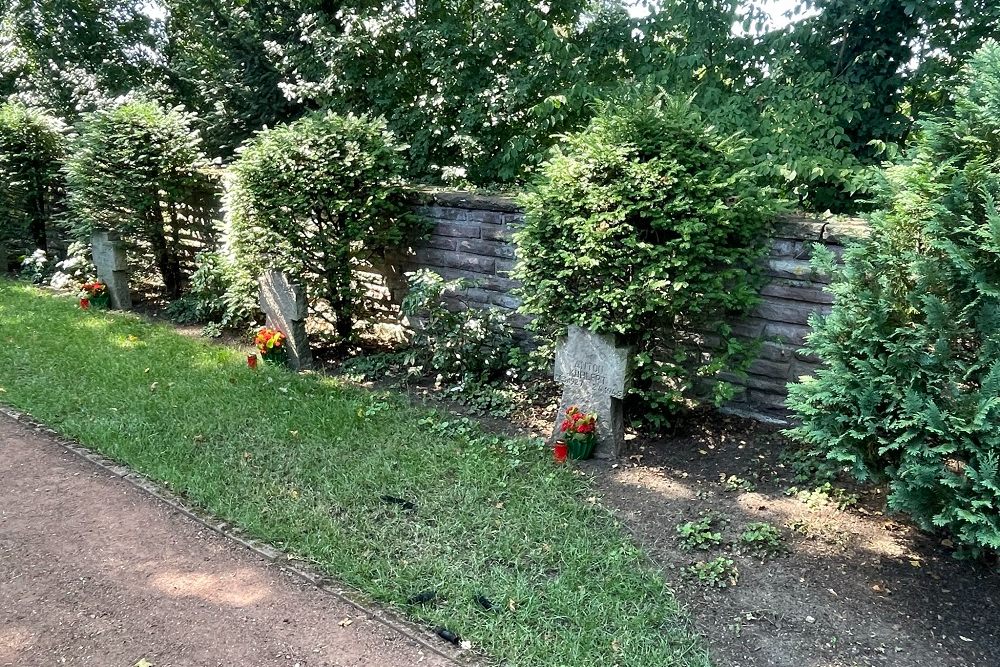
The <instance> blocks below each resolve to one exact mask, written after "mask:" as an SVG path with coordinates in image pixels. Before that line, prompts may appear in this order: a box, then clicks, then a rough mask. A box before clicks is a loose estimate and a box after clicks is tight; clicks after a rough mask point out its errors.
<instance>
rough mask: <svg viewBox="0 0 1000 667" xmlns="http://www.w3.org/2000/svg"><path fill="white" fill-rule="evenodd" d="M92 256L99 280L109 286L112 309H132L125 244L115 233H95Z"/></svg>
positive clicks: (91, 250)
mask: <svg viewBox="0 0 1000 667" xmlns="http://www.w3.org/2000/svg"><path fill="white" fill-rule="evenodd" d="M90 254H91V257H92V258H93V260H94V268H96V269H97V278H98V279H99V280H100V281H101V282H102V283H104V284H105V285H107V286H108V300H109V301H110V302H111V307H112V308H114V309H115V310H129V309H131V308H132V294H131V292H129V288H128V257H127V255H126V252H125V242H124V241H122V239H121V237H120V236H119V235H118V234H116V233H115V232H105V231H97V232H94V233H93V235H91V237H90Z"/></svg>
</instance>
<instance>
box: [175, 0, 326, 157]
mask: <svg viewBox="0 0 1000 667" xmlns="http://www.w3.org/2000/svg"><path fill="white" fill-rule="evenodd" d="M303 11H304V7H303V3H302V2H291V3H289V2H270V1H263V0H257V1H255V2H243V1H239V0H172V1H171V2H170V3H169V12H168V13H167V15H166V18H165V22H164V25H165V44H164V47H163V57H164V61H165V65H164V66H165V71H166V77H167V88H168V90H167V92H166V93H165V96H166V97H168V98H169V99H170V100H171V101H173V102H174V103H177V104H184V105H185V106H186V107H187V108H189V109H192V110H194V111H195V112H196V114H197V117H198V118H199V120H200V125H199V130H200V131H201V134H202V137H203V139H204V145H205V150H206V152H208V153H209V154H210V155H213V156H220V157H223V158H229V157H231V156H232V155H233V152H234V151H235V149H236V148H237V147H238V146H239V145H240V143H242V142H243V141H244V140H246V139H247V138H249V137H250V136H251V135H253V133H254V132H256V131H257V130H259V129H260V128H261V127H264V126H270V127H273V126H274V125H276V124H278V123H282V122H287V121H290V120H294V119H295V118H297V117H298V116H300V115H301V114H302V113H303V111H304V105H303V104H302V103H301V101H298V100H293V99H290V98H289V97H287V96H286V95H285V93H284V91H283V89H282V87H281V83H282V81H283V78H282V73H281V72H280V71H279V70H278V65H279V64H280V63H281V56H280V55H279V54H282V53H286V52H287V51H289V50H291V49H295V48H306V47H304V46H303V47H298V45H299V44H301V43H302V42H301V31H300V29H299V19H300V17H301V16H302V13H303ZM305 59H306V58H302V60H305Z"/></svg>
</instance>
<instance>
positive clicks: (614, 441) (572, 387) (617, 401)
mask: <svg viewBox="0 0 1000 667" xmlns="http://www.w3.org/2000/svg"><path fill="white" fill-rule="evenodd" d="M630 357H631V350H629V349H628V348H624V347H617V346H616V345H615V341H614V338H613V337H612V336H603V335H600V334H596V333H594V332H593V331H588V330H587V329H583V328H581V327H578V326H575V325H574V326H570V327H569V331H568V332H567V336H566V339H565V340H563V341H560V342H559V345H558V346H557V348H556V368H555V380H556V382H559V383H560V384H562V385H563V394H562V401H561V402H560V404H559V414H557V415H556V424H555V428H554V430H553V439H556V438H558V437H559V433H560V432H559V424H561V423H562V420H563V416H564V415H565V414H566V409H567V408H569V407H570V406H573V405H575V406H577V407H578V408H580V409H581V410H583V411H584V412H594V413H596V414H597V447H596V448H595V449H594V456H597V457H598V458H613V457H616V456H619V455H620V454H622V452H623V449H624V445H625V422H624V417H623V416H622V398H623V397H624V396H625V389H626V388H627V387H628V383H629V358H630Z"/></svg>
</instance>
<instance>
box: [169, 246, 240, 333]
mask: <svg viewBox="0 0 1000 667" xmlns="http://www.w3.org/2000/svg"><path fill="white" fill-rule="evenodd" d="M256 294H257V285H256V283H255V282H254V280H253V279H252V278H251V277H250V276H248V275H246V273H245V272H244V271H242V270H241V269H240V268H239V267H238V266H237V265H236V263H235V262H234V261H233V259H232V258H231V257H229V256H228V255H226V254H223V253H219V252H200V253H198V255H197V256H196V257H195V270H194V273H192V274H191V283H190V285H189V286H188V289H187V291H186V292H185V294H184V296H182V297H181V298H179V299H177V300H176V301H174V302H172V303H171V304H170V305H169V306H167V309H166V315H167V317H169V318H170V319H172V320H173V321H175V322H177V323H179V324H210V325H215V328H217V329H219V330H220V331H221V329H237V328H240V327H243V326H246V325H249V324H250V323H251V322H252V321H253V320H254V315H255V313H256V308H254V307H251V308H247V307H245V305H244V304H246V303H251V304H252V303H253V301H252V300H253V298H255V297H256Z"/></svg>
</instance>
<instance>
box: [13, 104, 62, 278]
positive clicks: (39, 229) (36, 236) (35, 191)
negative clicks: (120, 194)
mask: <svg viewBox="0 0 1000 667" xmlns="http://www.w3.org/2000/svg"><path fill="white" fill-rule="evenodd" d="M64 154H65V137H64V134H63V128H62V126H61V124H60V123H59V121H57V120H56V119H55V118H53V117H50V116H48V115H46V114H45V113H44V112H42V111H38V110H35V109H29V108H27V107H25V106H22V105H20V104H16V103H7V104H3V105H0V183H2V187H0V220H2V223H0V248H6V250H7V251H8V252H12V253H13V254H21V253H26V252H28V251H30V250H33V249H36V248H40V249H42V250H46V249H47V247H48V236H49V233H50V232H51V231H52V229H53V226H54V224H53V223H54V221H55V217H56V215H57V214H58V213H59V211H60V209H61V208H62V206H63V194H64V193H63V179H62V174H61V173H60V171H59V170H60V167H61V166H62V159H63V157H64ZM2 254H3V253H0V255H2ZM6 269H7V267H6V266H0V272H3V271H5V270H6Z"/></svg>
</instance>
